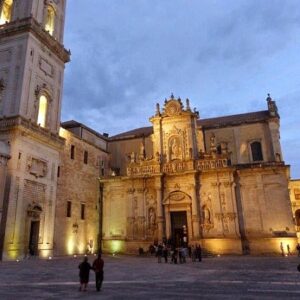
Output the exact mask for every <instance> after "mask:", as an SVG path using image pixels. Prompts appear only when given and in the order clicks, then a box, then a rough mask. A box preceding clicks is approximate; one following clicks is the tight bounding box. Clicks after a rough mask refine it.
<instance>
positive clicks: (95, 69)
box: [62, 0, 300, 177]
mask: <svg viewBox="0 0 300 300" xmlns="http://www.w3.org/2000/svg"><path fill="white" fill-rule="evenodd" d="M298 5H299V2H298V1H296V0H295V1H293V0H290V1H277V0H264V1H254V0H253V1H248V0H247V1H246V0H241V1H233V0H228V1H221V0H218V1H217V0H215V1H213V0H207V1H198V0H189V1H183V0H174V1H164V0H151V1H147V0H128V1H104V0H89V1H84V0H74V1H72V2H71V1H69V2H68V13H67V22H66V34H65V44H66V46H67V47H68V48H71V51H72V61H71V63H70V64H69V65H68V66H67V68H66V73H65V89H64V101H63V113H62V115H63V119H64V120H66V119H69V118H75V119H76V120H78V121H80V122H82V123H85V124H86V125H88V126H90V127H93V128H94V129H96V130H98V131H100V132H103V131H106V132H109V133H110V134H111V135H112V134H116V133H118V132H122V131H124V130H128V129H132V128H136V127H140V126H148V125H150V124H149V122H148V118H149V117H150V116H151V115H153V113H154V110H155V103H156V102H160V103H162V102H163V100H164V98H165V97H168V96H169V95H170V93H171V92H173V93H174V94H175V95H176V96H181V98H182V99H185V98H186V97H188V98H190V100H191V105H192V106H193V107H194V106H196V107H197V108H198V109H199V111H200V115H201V116H202V117H203V118H207V117H215V116H219V115H226V114H235V113H243V112H249V111H255V110H264V109H266V102H265V98H266V94H267V93H268V92H271V93H272V95H273V96H274V97H275V98H278V99H280V101H281V99H283V98H282V96H283V95H285V94H287V91H290V90H294V89H295V87H296V86H299V84H300V78H299V67H300V66H299V64H300V63H299V62H298V61H299V59H298V57H299V54H298V53H299V51H300V45H299V42H298V38H297V37H298V36H299V35H300V29H299V28H300V26H299V22H300V11H299V9H298ZM299 94H300V92H299V91H296V92H295V95H294V97H293V100H290V102H291V105H290V107H292V106H293V105H295V103H297V99H299ZM280 106H281V103H280ZM285 119H287V120H288V121H286V120H285ZM283 120H284V121H283ZM296 120H297V116H296V114H295V111H291V112H290V113H287V114H285V113H283V114H282V124H283V125H282V132H281V134H282V136H288V135H289V131H291V132H293V134H294V131H293V130H291V127H292V126H290V125H291V124H295V123H296ZM285 122H289V125H288V126H286V125H285ZM283 146H284V145H283ZM285 151H286V152H287V156H289V152H290V150H289V149H287V150H285ZM291 157H292V154H291ZM293 161H294V157H293ZM299 177H300V169H299Z"/></svg>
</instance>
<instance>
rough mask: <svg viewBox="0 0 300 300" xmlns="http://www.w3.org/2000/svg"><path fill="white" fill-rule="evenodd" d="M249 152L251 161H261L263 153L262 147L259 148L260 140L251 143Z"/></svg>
mask: <svg viewBox="0 0 300 300" xmlns="http://www.w3.org/2000/svg"><path fill="white" fill-rule="evenodd" d="M251 153H252V160H253V161H262V160H263V155H262V149H261V143H260V142H253V143H251Z"/></svg>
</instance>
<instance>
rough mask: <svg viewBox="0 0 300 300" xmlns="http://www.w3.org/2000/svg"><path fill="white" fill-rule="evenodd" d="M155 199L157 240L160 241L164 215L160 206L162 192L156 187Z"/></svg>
mask: <svg viewBox="0 0 300 300" xmlns="http://www.w3.org/2000/svg"><path fill="white" fill-rule="evenodd" d="M156 199H157V212H156V213H157V226H158V228H157V238H158V240H159V241H162V239H163V237H164V215H163V204H162V190H161V188H160V187H156Z"/></svg>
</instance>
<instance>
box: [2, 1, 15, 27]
mask: <svg viewBox="0 0 300 300" xmlns="http://www.w3.org/2000/svg"><path fill="white" fill-rule="evenodd" d="M12 7H13V0H4V1H3V3H2V7H0V8H2V9H1V14H0V25H2V24H5V23H6V22H10V20H11V13H12Z"/></svg>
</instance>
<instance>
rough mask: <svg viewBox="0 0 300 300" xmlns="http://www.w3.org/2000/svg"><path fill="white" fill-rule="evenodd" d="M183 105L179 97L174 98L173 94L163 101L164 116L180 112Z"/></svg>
mask: <svg viewBox="0 0 300 300" xmlns="http://www.w3.org/2000/svg"><path fill="white" fill-rule="evenodd" d="M182 109H183V105H182V102H181V99H180V98H178V99H174V96H173V98H172V96H171V99H170V100H166V101H165V107H164V112H165V114H166V116H169V117H172V116H177V115H179V114H180V113H181V112H182Z"/></svg>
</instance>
